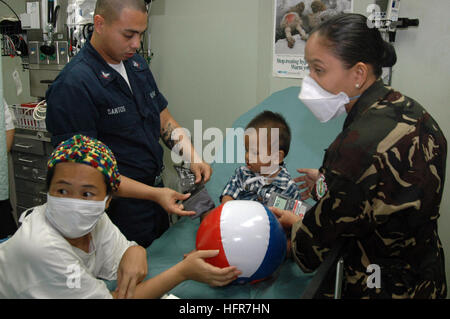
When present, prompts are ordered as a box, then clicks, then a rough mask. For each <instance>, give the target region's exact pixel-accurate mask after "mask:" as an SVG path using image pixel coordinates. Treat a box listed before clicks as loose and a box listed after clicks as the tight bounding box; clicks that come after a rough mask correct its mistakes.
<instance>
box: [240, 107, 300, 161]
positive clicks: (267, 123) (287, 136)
mask: <svg viewBox="0 0 450 319" xmlns="http://www.w3.org/2000/svg"><path fill="white" fill-rule="evenodd" d="M248 128H254V129H259V128H267V129H269V131H268V134H271V133H270V129H272V128H278V130H279V131H278V134H279V139H280V140H279V149H280V150H281V151H283V152H284V156H285V157H286V156H287V155H288V153H289V148H290V145H291V129H290V127H289V125H288V124H287V122H286V120H285V119H284V117H283V116H282V115H281V114H280V113H274V112H271V111H268V110H265V111H264V112H261V113H259V114H258V115H257V116H256V117H255V118H253V120H251V121H250V123H248V124H247V127H246V128H245V129H248ZM269 136H270V135H269Z"/></svg>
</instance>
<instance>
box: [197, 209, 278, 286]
mask: <svg viewBox="0 0 450 319" xmlns="http://www.w3.org/2000/svg"><path fill="white" fill-rule="evenodd" d="M196 248H197V250H217V249H218V250H219V254H218V255H217V256H216V257H213V258H208V259H205V260H206V261H207V262H208V263H210V264H212V265H214V266H216V267H221V268H224V267H228V266H236V267H237V269H239V270H240V271H241V272H242V275H241V276H240V277H239V278H238V279H237V282H238V283H247V282H252V281H257V280H262V279H265V278H267V277H269V276H270V275H271V274H272V273H273V272H274V271H275V270H277V268H278V267H279V266H280V265H281V264H282V262H283V261H284V259H285V256H286V235H285V233H284V231H283V229H282V227H281V225H280V223H279V222H278V220H277V219H276V217H275V216H274V215H273V214H272V212H271V211H270V210H269V209H268V208H267V207H265V206H264V205H263V204H261V203H259V202H256V201H247V200H233V201H228V202H226V203H224V204H222V205H220V206H219V207H216V208H215V209H214V210H213V211H212V212H211V213H210V214H209V215H208V216H206V218H205V219H204V220H203V221H202V223H201V224H200V227H199V229H198V232H197V240H196Z"/></svg>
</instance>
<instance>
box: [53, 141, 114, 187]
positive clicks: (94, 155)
mask: <svg viewBox="0 0 450 319" xmlns="http://www.w3.org/2000/svg"><path fill="white" fill-rule="evenodd" d="M63 162H73V163H81V164H86V165H90V166H92V167H94V168H96V169H97V170H99V171H100V172H101V173H102V174H103V175H105V176H106V177H107V178H108V181H109V184H110V185H111V188H112V189H113V191H116V190H117V189H118V188H119V184H120V173H119V170H118V168H117V162H116V158H115V157H114V154H113V153H112V152H111V150H110V149H109V148H108V146H106V145H105V144H103V143H102V142H100V141H99V140H96V139H94V138H91V137H87V136H84V135H75V136H73V137H71V138H70V139H68V140H66V141H63V142H61V143H60V144H59V145H58V146H57V147H56V149H55V150H54V151H53V152H52V154H51V155H50V159H49V160H48V163H47V168H48V169H50V168H52V167H54V166H55V165H56V164H58V163H63Z"/></svg>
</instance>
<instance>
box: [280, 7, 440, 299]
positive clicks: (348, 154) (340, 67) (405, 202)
mask: <svg viewBox="0 0 450 319" xmlns="http://www.w3.org/2000/svg"><path fill="white" fill-rule="evenodd" d="M305 58H306V60H307V62H308V64H309V67H310V75H309V76H308V77H306V78H305V79H304V81H303V85H302V90H301V92H300V96H299V98H300V100H301V101H302V102H303V103H304V104H305V105H306V107H308V108H309V109H310V110H311V112H312V113H313V114H314V115H315V116H316V117H317V119H318V120H319V121H320V122H327V121H329V120H331V119H332V118H334V117H337V116H339V115H340V114H346V116H347V117H346V120H345V123H344V127H343V130H342V132H341V133H340V134H339V135H338V136H337V137H336V139H335V140H334V142H333V143H332V144H331V145H330V146H329V147H328V149H327V150H326V152H325V157H324V160H323V163H322V166H321V167H320V169H318V170H317V169H299V170H298V172H300V173H302V174H303V175H302V176H300V177H298V178H296V182H300V183H301V184H300V185H299V187H300V188H302V189H305V191H304V193H303V197H302V198H303V199H307V198H309V197H313V198H314V199H315V200H316V201H317V204H316V205H315V206H314V207H313V208H312V209H311V210H309V211H308V212H307V213H306V214H305V216H304V218H303V220H299V218H298V217H296V216H295V215H294V214H292V213H291V212H289V211H283V210H279V209H276V208H272V211H273V212H274V213H275V214H276V215H277V216H278V218H279V220H280V222H281V223H282V225H283V226H284V227H287V228H289V227H292V238H291V240H292V250H293V251H292V252H293V254H292V255H293V256H294V258H295V260H296V261H297V263H298V264H299V266H300V267H301V268H302V269H303V270H304V271H306V272H310V271H314V270H315V269H317V267H318V266H319V265H320V264H321V262H322V261H323V260H324V258H325V257H326V256H327V253H328V252H329V251H330V249H331V247H332V246H333V244H334V243H336V242H337V241H339V240H342V239H345V240H346V248H345V253H344V256H343V257H344V283H343V292H342V294H343V297H344V298H445V297H446V294H447V287H446V280H445V267H444V255H443V249H442V244H441V241H440V239H439V236H438V232H437V219H438V217H439V206H440V202H441V198H442V194H443V189H444V179H445V165H446V156H447V142H446V139H445V137H444V135H443V133H442V131H441V130H440V129H439V126H438V124H437V123H436V122H435V121H434V119H433V118H432V117H431V116H430V114H428V113H427V111H426V110H425V109H424V108H423V107H422V106H421V105H420V104H419V103H418V102H417V101H415V100H413V99H411V98H409V97H407V96H404V95H402V94H401V93H400V92H397V91H395V90H394V89H392V88H390V87H387V86H385V85H384V84H383V82H382V80H381V79H380V76H381V73H382V67H390V66H393V65H394V64H395V62H396V54H395V51H394V49H393V47H392V46H391V45H390V44H388V43H386V42H385V41H384V40H383V39H382V37H381V35H380V32H379V31H378V30H377V29H375V28H369V27H368V25H367V18H366V17H364V16H363V15H358V14H345V15H340V16H336V17H333V18H331V19H329V20H327V21H326V22H324V23H323V24H322V25H320V26H319V27H318V28H317V29H316V30H315V31H314V32H313V33H312V34H311V36H310V38H309V39H308V41H307V44H306V48H305ZM373 269H378V270H379V271H378V272H377V273H376V274H374V275H373V276H371V275H372V274H373V272H374V271H373ZM333 291H334V280H331V281H329V282H327V287H325V288H324V289H323V290H322V291H321V294H322V296H323V297H332V296H333Z"/></svg>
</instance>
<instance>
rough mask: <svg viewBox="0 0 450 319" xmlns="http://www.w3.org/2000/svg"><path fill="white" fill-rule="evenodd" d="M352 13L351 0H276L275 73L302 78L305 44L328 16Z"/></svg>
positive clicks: (304, 63)
mask: <svg viewBox="0 0 450 319" xmlns="http://www.w3.org/2000/svg"><path fill="white" fill-rule="evenodd" d="M348 12H353V0H275V19H274V21H275V27H274V55H273V56H274V69H273V71H274V75H275V76H279V77H293V78H303V77H304V76H305V75H306V74H307V73H308V72H307V64H306V61H305V60H304V51H305V44H306V41H307V40H308V37H309V34H310V33H311V31H312V30H313V29H314V28H315V27H316V26H318V25H319V24H320V23H322V22H323V21H325V20H326V19H327V18H329V17H331V16H333V15H336V14H340V13H348Z"/></svg>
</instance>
